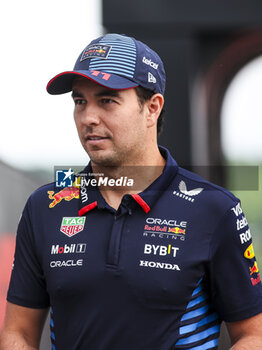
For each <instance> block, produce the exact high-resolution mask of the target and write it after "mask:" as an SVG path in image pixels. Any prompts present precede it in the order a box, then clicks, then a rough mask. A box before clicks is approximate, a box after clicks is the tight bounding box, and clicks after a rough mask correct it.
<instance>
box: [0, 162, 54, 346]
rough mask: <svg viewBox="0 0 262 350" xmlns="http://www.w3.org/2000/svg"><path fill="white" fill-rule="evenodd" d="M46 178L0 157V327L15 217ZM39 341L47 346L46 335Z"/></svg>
mask: <svg viewBox="0 0 262 350" xmlns="http://www.w3.org/2000/svg"><path fill="white" fill-rule="evenodd" d="M46 182H47V181H46V179H45V176H42V177H41V176H40V177H39V176H34V175H32V174H30V173H28V172H25V171H21V170H18V169H15V168H13V167H11V166H9V165H7V164H5V163H4V162H2V161H0V193H1V195H0V328H1V327H2V323H3V320H4V314H5V305H6V293H7V288H8V284H9V279H10V275H11V269H12V263H13V256H14V249H15V232H16V229H17V225H18V222H19V218H20V216H21V213H22V210H23V208H24V206H25V203H26V200H27V198H28V197H29V195H30V194H31V193H32V192H33V191H34V190H36V189H37V188H38V187H40V186H41V185H43V184H44V183H46ZM47 328H48V326H46V327H45V333H47ZM43 343H46V345H45V346H44V347H43V348H42V349H48V348H49V349H50V345H49V339H48V337H47V336H45V337H44V339H43ZM48 345H49V346H48Z"/></svg>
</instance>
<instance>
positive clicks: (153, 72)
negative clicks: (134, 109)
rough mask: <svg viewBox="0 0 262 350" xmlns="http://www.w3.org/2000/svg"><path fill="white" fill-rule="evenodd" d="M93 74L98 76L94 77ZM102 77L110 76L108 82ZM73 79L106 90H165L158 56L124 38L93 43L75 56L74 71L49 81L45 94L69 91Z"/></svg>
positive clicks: (112, 37) (110, 36) (109, 37)
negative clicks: (81, 80)
mask: <svg viewBox="0 0 262 350" xmlns="http://www.w3.org/2000/svg"><path fill="white" fill-rule="evenodd" d="M94 71H96V72H100V74H98V75H96V76H95V75H94V74H93V72H94ZM103 74H110V79H108V80H105V79H103V76H104V75H103ZM76 76H82V77H85V78H88V79H91V80H93V81H95V82H97V83H98V84H100V85H103V86H105V87H107V88H109V89H116V90H122V89H130V88H134V87H136V86H142V87H144V88H146V89H149V90H151V91H154V92H155V93H158V92H159V93H161V94H162V95H164V91H165V82H166V78H165V69H164V65H163V62H162V61H161V59H160V57H159V56H158V54H157V53H156V52H155V51H153V50H152V49H150V48H149V47H148V46H147V45H146V44H144V43H142V42H141V41H138V40H136V39H134V38H132V37H128V36H126V35H120V34H106V35H104V36H101V37H99V38H97V39H95V40H93V41H92V42H91V43H90V44H89V45H88V46H87V47H86V48H85V49H84V50H83V51H82V52H81V54H80V55H79V57H78V59H77V61H76V64H75V66H74V69H73V70H72V71H67V72H63V73H60V74H58V75H56V76H55V77H54V78H53V79H51V80H50V82H49V83H48V85H47V91H48V92H49V93H50V94H54V95H56V94H63V93H66V92H69V91H71V90H72V84H73V81H74V79H75V77H76Z"/></svg>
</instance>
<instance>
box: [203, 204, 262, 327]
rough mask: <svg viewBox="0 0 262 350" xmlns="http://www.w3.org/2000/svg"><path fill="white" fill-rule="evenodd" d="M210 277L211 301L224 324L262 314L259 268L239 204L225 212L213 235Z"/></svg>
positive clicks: (246, 223)
mask: <svg viewBox="0 0 262 350" xmlns="http://www.w3.org/2000/svg"><path fill="white" fill-rule="evenodd" d="M209 276H210V288H211V295H212V299H213V302H214V304H215V306H216V309H217V311H218V313H219V315H220V317H221V318H222V319H223V320H224V321H226V322H232V321H239V320H242V319H245V318H248V317H252V316H254V315H256V314H258V313H260V312H262V284H261V279H260V274H259V267H258V265H257V262H256V258H255V253H254V247H253V243H252V237H251V233H250V229H249V226H248V222H247V219H246V217H245V215H244V213H243V211H242V209H241V206H240V203H237V204H236V205H234V206H232V208H230V209H229V210H228V211H227V212H226V214H225V215H224V217H223V218H222V220H221V221H220V223H219V225H218V226H217V228H216V230H215V232H214V234H213V237H212V243H211V246H210V260H209Z"/></svg>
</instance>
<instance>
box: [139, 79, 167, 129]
mask: <svg viewBox="0 0 262 350" xmlns="http://www.w3.org/2000/svg"><path fill="white" fill-rule="evenodd" d="M135 91H136V94H137V97H138V100H139V103H140V104H141V106H142V107H143V106H144V104H145V102H146V101H148V100H150V98H151V97H152V96H153V95H154V94H155V92H154V91H152V90H148V89H145V88H143V87H142V86H137V87H136V88H135ZM165 114H166V109H165V108H164V107H163V108H162V110H161V113H160V115H159V117H158V120H157V135H160V134H161V132H162V130H163V125H164V115H165Z"/></svg>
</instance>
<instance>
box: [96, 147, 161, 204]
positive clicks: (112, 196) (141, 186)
mask: <svg viewBox="0 0 262 350" xmlns="http://www.w3.org/2000/svg"><path fill="white" fill-rule="evenodd" d="M165 163H166V161H165V159H164V158H163V156H162V155H161V153H160V152H159V150H158V152H157V154H156V156H155V157H150V160H149V159H148V160H147V161H145V160H143V162H141V161H138V162H137V164H136V165H128V164H125V165H121V166H118V167H103V166H101V165H98V164H92V163H91V164H92V170H93V173H94V174H103V178H104V179H105V178H106V179H107V181H104V184H105V185H103V186H100V187H99V190H100V192H101V194H102V196H103V197H104V199H105V201H106V202H107V203H108V204H109V205H110V206H111V207H113V208H115V209H118V207H119V205H120V203H121V200H122V198H123V196H124V195H125V194H135V193H139V192H142V191H144V190H145V189H146V188H147V187H148V186H150V185H151V184H152V183H153V182H154V181H155V180H156V179H157V178H158V177H159V176H160V175H161V174H162V172H163V169H164V167H165ZM94 177H95V178H96V179H97V181H98V179H99V176H98V175H94ZM110 179H111V182H110ZM112 184H113V185H112Z"/></svg>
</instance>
